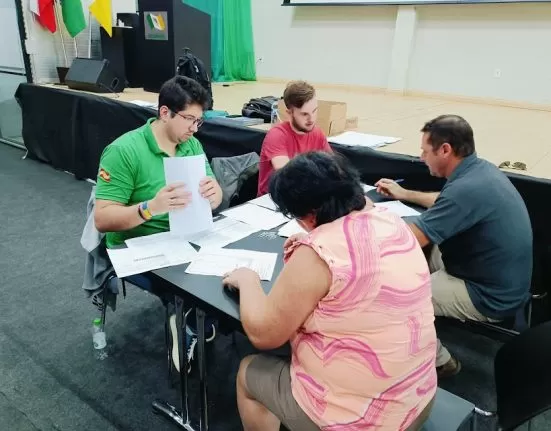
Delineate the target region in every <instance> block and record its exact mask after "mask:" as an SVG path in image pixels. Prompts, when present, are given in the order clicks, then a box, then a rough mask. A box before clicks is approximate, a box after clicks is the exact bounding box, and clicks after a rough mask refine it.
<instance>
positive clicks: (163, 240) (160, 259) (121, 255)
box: [107, 232, 197, 278]
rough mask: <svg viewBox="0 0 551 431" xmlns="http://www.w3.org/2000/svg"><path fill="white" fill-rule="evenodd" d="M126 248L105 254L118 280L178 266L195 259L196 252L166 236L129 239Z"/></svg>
mask: <svg viewBox="0 0 551 431" xmlns="http://www.w3.org/2000/svg"><path fill="white" fill-rule="evenodd" d="M126 245H127V246H128V248H124V249H116V250H107V253H108V254H109V259H110V260H111V263H112V265H113V268H114V269H115V272H116V273H117V277H119V278H122V277H128V276H130V275H134V274H142V273H144V272H148V271H153V270H155V269H159V268H166V267H168V266H175V265H181V264H184V263H188V262H191V261H192V260H193V259H194V258H195V256H197V251H196V250H195V249H194V248H193V247H192V246H191V244H190V243H189V242H187V241H185V240H183V239H181V238H178V237H175V236H173V235H171V234H170V232H163V233H158V234H154V235H148V236H142V237H138V238H133V239H129V240H127V241H126Z"/></svg>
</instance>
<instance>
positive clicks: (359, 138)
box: [330, 132, 402, 148]
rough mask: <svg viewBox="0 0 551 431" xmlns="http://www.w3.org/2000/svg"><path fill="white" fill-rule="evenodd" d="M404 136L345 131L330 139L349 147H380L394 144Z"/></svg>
mask: <svg viewBox="0 0 551 431" xmlns="http://www.w3.org/2000/svg"><path fill="white" fill-rule="evenodd" d="M401 139H402V138H394V137H392V136H379V135H369V134H367V133H359V132H344V133H341V134H340V135H337V136H333V137H332V138H331V139H330V141H331V142H333V143H335V144H341V145H346V146H348V147H369V148H378V147H382V146H383V145H387V144H393V143H395V142H398V141H400V140H401Z"/></svg>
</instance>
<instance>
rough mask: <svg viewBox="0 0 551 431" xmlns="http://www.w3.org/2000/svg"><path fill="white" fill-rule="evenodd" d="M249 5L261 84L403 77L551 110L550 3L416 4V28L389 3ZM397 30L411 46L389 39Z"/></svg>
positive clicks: (446, 90) (432, 88) (431, 88)
mask: <svg viewBox="0 0 551 431" xmlns="http://www.w3.org/2000/svg"><path fill="white" fill-rule="evenodd" d="M252 5H253V26H254V42H255V51H256V56H257V58H262V61H260V62H259V63H258V65H257V75H258V76H259V78H263V77H270V78H281V79H296V78H304V79H308V80H310V81H312V82H321V83H335V84H351V85H362V86H367V87H381V88H392V89H396V88H395V85H393V83H394V84H395V83H396V81H397V79H396V76H400V75H403V76H404V79H403V80H402V81H403V88H399V89H400V90H404V91H408V90H410V91H415V92H426V93H437V94H449V95H455V96H467V97H475V98H477V97H480V98H491V99H502V100H509V101H513V102H521V103H522V102H528V103H536V104H549V105H551V54H550V51H549V41H551V3H549V4H545V3H544V4H479V5H476V4H473V5H426V6H418V7H415V8H414V10H415V13H414V14H413V15H415V17H414V18H411V19H415V23H413V22H412V21H408V20H409V19H410V18H407V17H406V19H405V20H404V19H398V20H397V19H396V18H397V16H398V15H397V10H398V8H397V7H393V6H386V7H380V6H357V7H356V6H346V7H344V6H342V7H339V6H334V7H315V6H306V7H282V6H281V1H280V0H252ZM397 24H398V25H399V26H401V27H400V28H398V29H397V28H396V25H397ZM405 26H408V31H409V30H411V29H414V33H413V36H412V37H413V41H412V43H411V46H410V47H409V48H408V45H407V44H405V43H404V41H402V42H401V43H394V35H395V30H396V37H397V40H399V38H400V36H399V35H403V34H404V31H403V27H405ZM406 33H407V31H406ZM405 48H406V49H410V52H409V53H407V52H403V51H404V49H405ZM393 49H394V50H397V49H399V50H400V51H399V53H398V54H399V55H398V56H397V55H396V52H394V54H395V55H394V56H393ZM403 56H408V61H407V63H406V64H404V62H403V61H399V59H401V58H403ZM397 68H398V69H399V70H397ZM404 68H405V70H404ZM496 70H497V74H498V75H500V77H495V74H496ZM398 81H399V80H398Z"/></svg>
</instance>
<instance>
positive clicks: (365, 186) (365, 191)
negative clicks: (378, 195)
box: [362, 183, 377, 193]
mask: <svg viewBox="0 0 551 431" xmlns="http://www.w3.org/2000/svg"><path fill="white" fill-rule="evenodd" d="M362 187H363V189H364V193H367V192H369V191H371V190H375V189H376V188H377V187H374V186H370V185H368V184H363V183H362Z"/></svg>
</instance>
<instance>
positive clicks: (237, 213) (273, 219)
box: [222, 203, 289, 230]
mask: <svg viewBox="0 0 551 431" xmlns="http://www.w3.org/2000/svg"><path fill="white" fill-rule="evenodd" d="M222 214H223V215H225V216H226V217H229V218H231V219H234V220H239V221H241V222H243V223H246V224H248V225H250V226H253V227H255V228H258V229H260V230H270V229H273V228H274V227H277V226H280V225H282V224H283V223H285V222H287V221H289V219H288V218H287V217H285V216H284V215H283V214H281V213H279V212H275V211H271V210H269V209H267V208H264V207H261V206H258V205H254V204H251V203H246V204H244V205H240V206H238V207H235V208H230V209H229V210H226V211H224V212H222Z"/></svg>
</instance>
